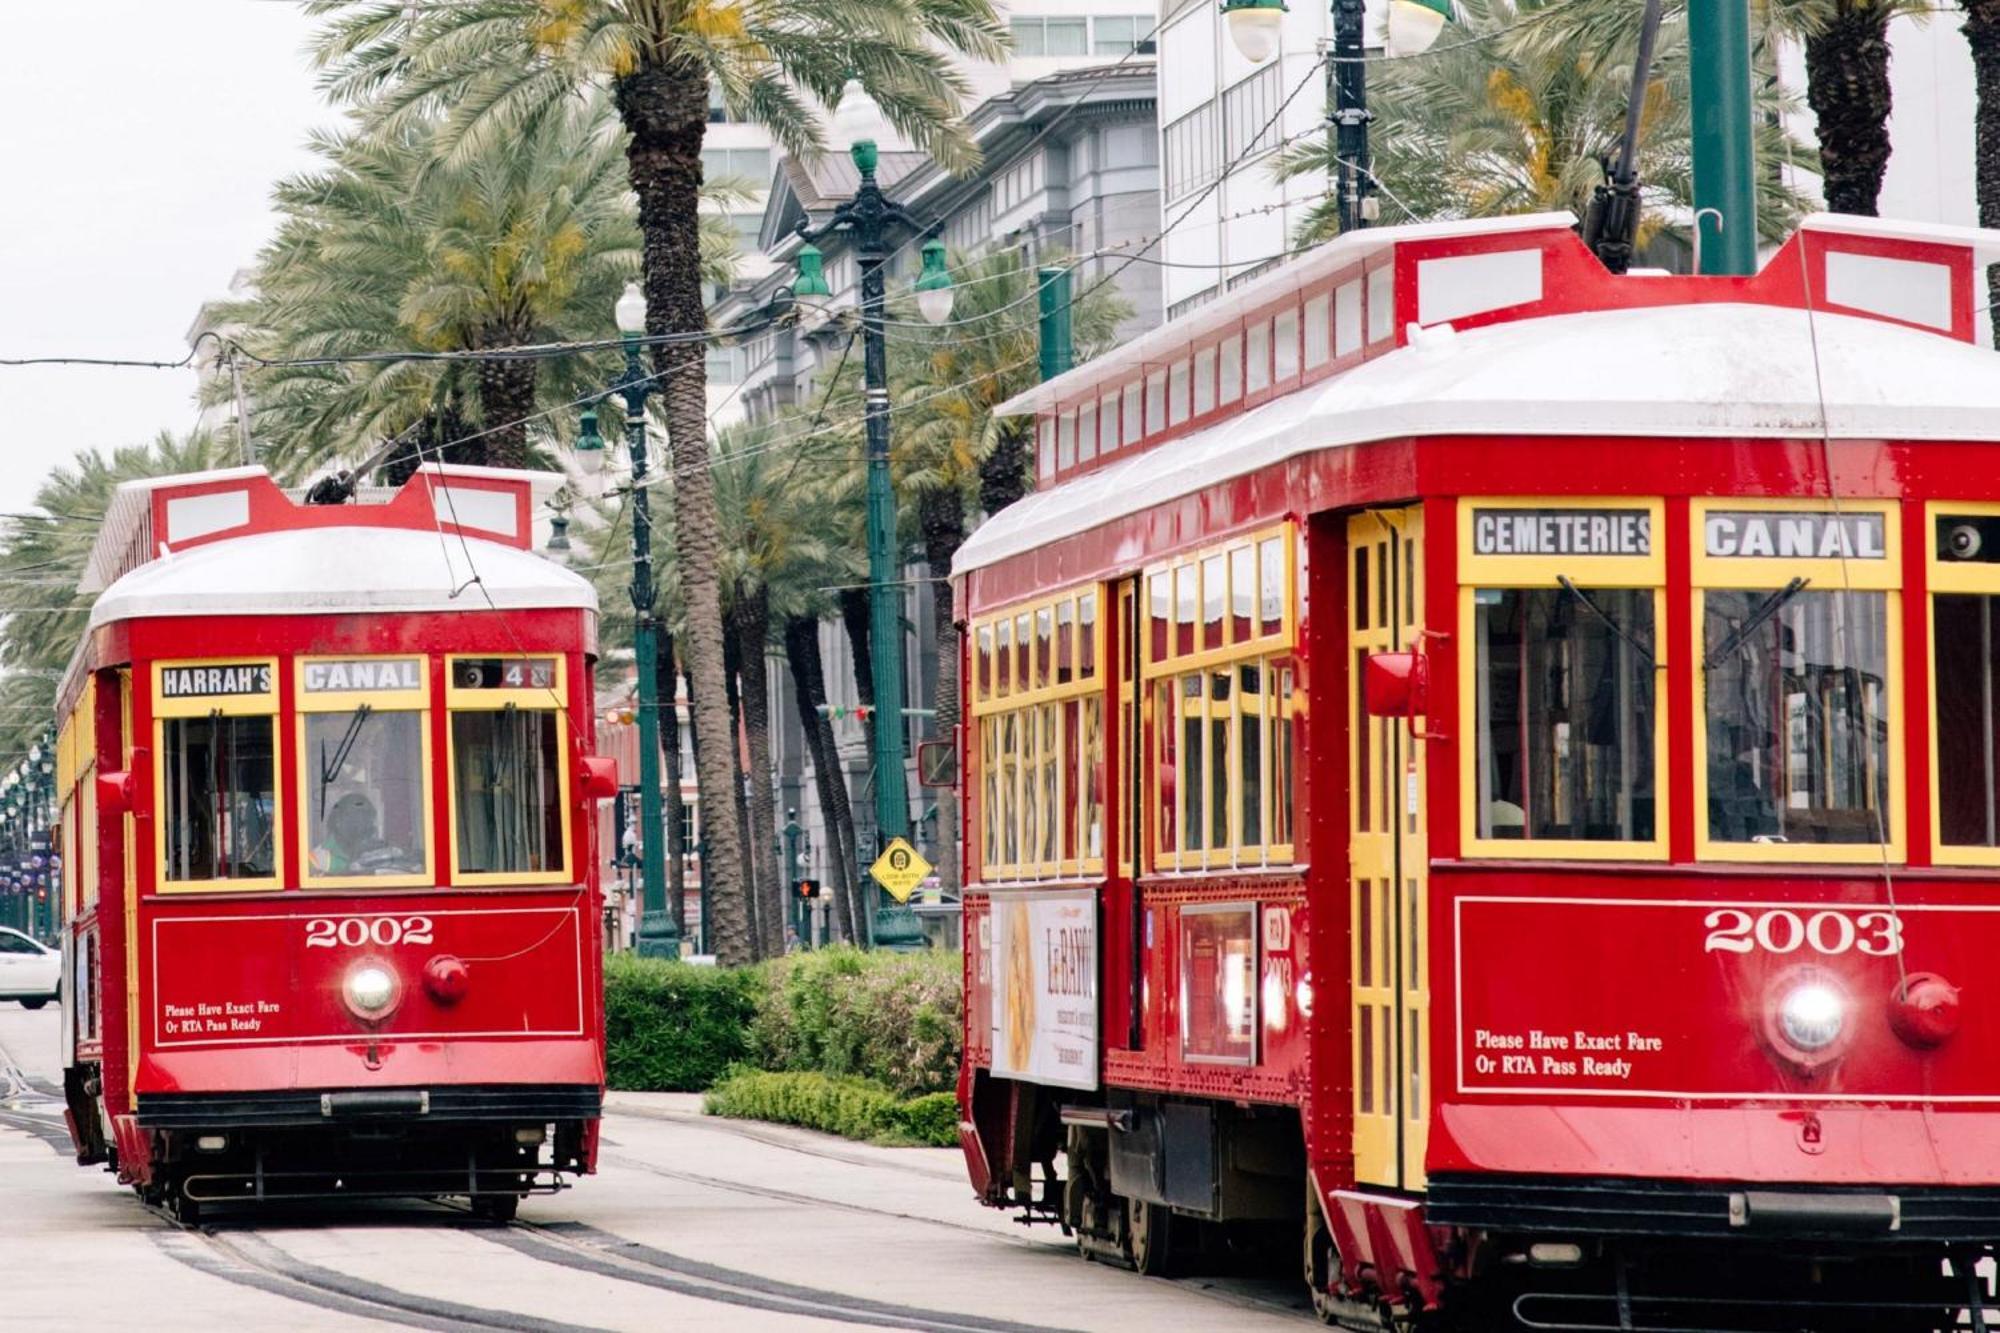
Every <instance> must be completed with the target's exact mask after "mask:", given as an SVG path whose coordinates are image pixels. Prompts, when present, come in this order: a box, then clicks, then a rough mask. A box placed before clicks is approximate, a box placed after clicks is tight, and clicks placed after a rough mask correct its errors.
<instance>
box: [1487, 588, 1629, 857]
mask: <svg viewBox="0 0 2000 1333" xmlns="http://www.w3.org/2000/svg"><path fill="white" fill-rule="evenodd" d="M1653 599H1654V594H1653V591H1652V590H1651V589H1647V588H1600V589H1591V590H1584V589H1581V588H1575V587H1574V585H1571V587H1569V588H1564V587H1560V586H1558V587H1555V588H1479V589H1475V590H1474V592H1473V625H1474V633H1473V649H1474V655H1475V661H1476V666H1475V682H1474V692H1473V708H1474V719H1475V721H1474V725H1475V730H1476V732H1477V735H1478V757H1477V780H1478V787H1477V792H1476V796H1475V801H1476V805H1475V809H1474V812H1473V816H1474V819H1475V821H1476V822H1475V829H1476V833H1477V836H1478V837H1480V838H1490V839H1498V840H1507V841H1512V840H1520V841H1524V842H1525V841H1536V840H1550V839H1559V840H1566V841H1581V842H1641V843H1650V842H1652V841H1653V840H1654V836H1655V829H1656V818H1657V812H1656V801H1655V797H1654V791H1655V780H1656V775H1655V773H1654V743H1653V741H1654V730H1655V728H1656V726H1657V725H1658V702H1657V699H1656V697H1655V685H1654V682H1655V676H1656V672H1655V670H1654V662H1653V654H1652V648H1651V644H1652V643H1653V642H1654V639H1655V635H1656V627H1655V625H1654V623H1653Z"/></svg>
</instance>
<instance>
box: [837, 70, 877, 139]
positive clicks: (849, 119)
mask: <svg viewBox="0 0 2000 1333" xmlns="http://www.w3.org/2000/svg"><path fill="white" fill-rule="evenodd" d="M833 137H834V139H835V141H836V142H837V143H838V144H839V145H840V146H841V147H842V148H852V147H854V145H855V144H858V143H881V142H882V141H884V140H885V139H887V138H888V137H889V121H888V118H887V117H885V116H884V115H883V114H882V107H881V104H880V103H878V102H877V101H876V100H875V98H874V96H873V95H871V94H870V93H869V91H868V90H867V89H866V88H864V87H862V86H861V80H859V79H849V80H848V81H847V86H846V87H844V88H842V89H841V90H840V105H839V106H837V107H835V108H834V109H833Z"/></svg>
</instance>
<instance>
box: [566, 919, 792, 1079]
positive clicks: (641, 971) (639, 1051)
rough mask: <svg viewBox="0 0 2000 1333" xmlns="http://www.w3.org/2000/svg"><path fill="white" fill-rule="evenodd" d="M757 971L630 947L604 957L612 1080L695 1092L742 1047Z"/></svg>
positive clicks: (737, 1058) (741, 1055)
mask: <svg viewBox="0 0 2000 1333" xmlns="http://www.w3.org/2000/svg"><path fill="white" fill-rule="evenodd" d="M760 989H761V979H760V978H759V977H758V975H757V974H756V972H755V971H754V970H751V969H734V968H719V967H697V966H695V965H693V964H690V963H666V962H661V961H660V960H658V959H654V958H638V957H635V956H634V955H632V954H623V953H621V954H612V955H610V956H608V957H607V958H606V959H605V960H604V1035H605V1062H606V1066H607V1073H608V1074H609V1077H610V1082H611V1086H612V1087H614V1088H628V1089H633V1090H637V1091H644V1092H700V1091H701V1090H702V1089H703V1088H706V1087H708V1086H709V1085H710V1084H712V1083H714V1082H715V1081H716V1080H717V1079H719V1078H721V1077H722V1075H723V1073H724V1072H725V1071H726V1070H728V1068H729V1067H730V1066H731V1065H734V1064H738V1063H740V1062H742V1061H743V1060H744V1059H745V1058H747V1057H748V1055H749V1050H750V1048H749V1040H748V1036H749V1029H750V1023H751V1021H752V1020H753V1019H754V1018H755V1017H756V1012H757V995H758V993H759V991H760Z"/></svg>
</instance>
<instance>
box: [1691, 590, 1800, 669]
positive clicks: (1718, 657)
mask: <svg viewBox="0 0 2000 1333" xmlns="http://www.w3.org/2000/svg"><path fill="white" fill-rule="evenodd" d="M1807 582H1808V580H1806V579H1802V578H1798V579H1793V580H1792V581H1791V582H1790V583H1787V584H1786V585H1785V586H1784V587H1782V588H1780V589H1778V590H1777V591H1776V592H1774V593H1772V594H1771V595H1770V596H1769V597H1766V598H1765V599H1764V600H1763V601H1761V602H1759V603H1757V605H1756V607H1755V608H1753V609H1752V610H1751V612H1750V614H1749V615H1747V616H1745V617H1743V623H1742V624H1740V625H1738V626H1737V627H1736V628H1735V629H1733V630H1731V631H1730V632H1729V636H1728V637H1727V638H1725V639H1724V640H1723V641H1722V642H1721V643H1718V644H1716V645H1715V650H1714V651H1713V652H1711V653H1709V654H1708V656H1706V657H1704V658H1702V659H1701V669H1702V670H1704V671H1713V670H1715V669H1716V668H1717V667H1719V666H1721V665H1722V664H1723V663H1724V662H1726V661H1727V660H1729V658H1730V656H1731V655H1732V654H1734V653H1735V651H1736V650H1737V649H1738V648H1741V647H1742V646H1743V645H1744V644H1745V643H1746V642H1748V641H1749V638H1750V636H1751V635H1752V634H1755V633H1756V632H1757V631H1758V629H1759V628H1760V627H1762V625H1763V624H1764V622H1765V621H1767V620H1769V619H1770V618H1771V617H1772V616H1775V615H1777V614H1778V612H1779V611H1781V610H1783V609H1784V605H1785V603H1786V602H1789V601H1791V600H1792V598H1794V597H1797V596H1798V595H1799V594H1800V593H1802V592H1804V591H1805V588H1806V583H1807Z"/></svg>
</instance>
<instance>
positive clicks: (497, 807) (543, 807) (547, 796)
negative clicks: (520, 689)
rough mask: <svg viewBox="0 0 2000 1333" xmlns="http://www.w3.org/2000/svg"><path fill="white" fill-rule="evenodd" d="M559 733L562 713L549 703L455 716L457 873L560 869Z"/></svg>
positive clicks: (453, 730)
mask: <svg viewBox="0 0 2000 1333" xmlns="http://www.w3.org/2000/svg"><path fill="white" fill-rule="evenodd" d="M560 731H561V718H560V717H559V716H558V715H557V714H556V713H554V712H552V711H549V710H546V709H533V708H519V707H514V706H512V705H510V706H508V707H506V708H500V709H492V710H482V711H464V712H454V713H453V714H452V716H451V747H452V778H453V782H454V784H455V786H456V791H455V793H454V794H455V796H456V800H455V802H454V808H455V810H456V812H457V825H458V827H457V830H456V837H457V841H458V848H457V850H458V869H459V871H460V873H462V874H469V875H503V874H550V873H554V872H558V871H560V870H562V868H563V866H564V856H563V840H562V780H561V768H560V764H559V758H560V749H559V745H560V735H559V733H560Z"/></svg>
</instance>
